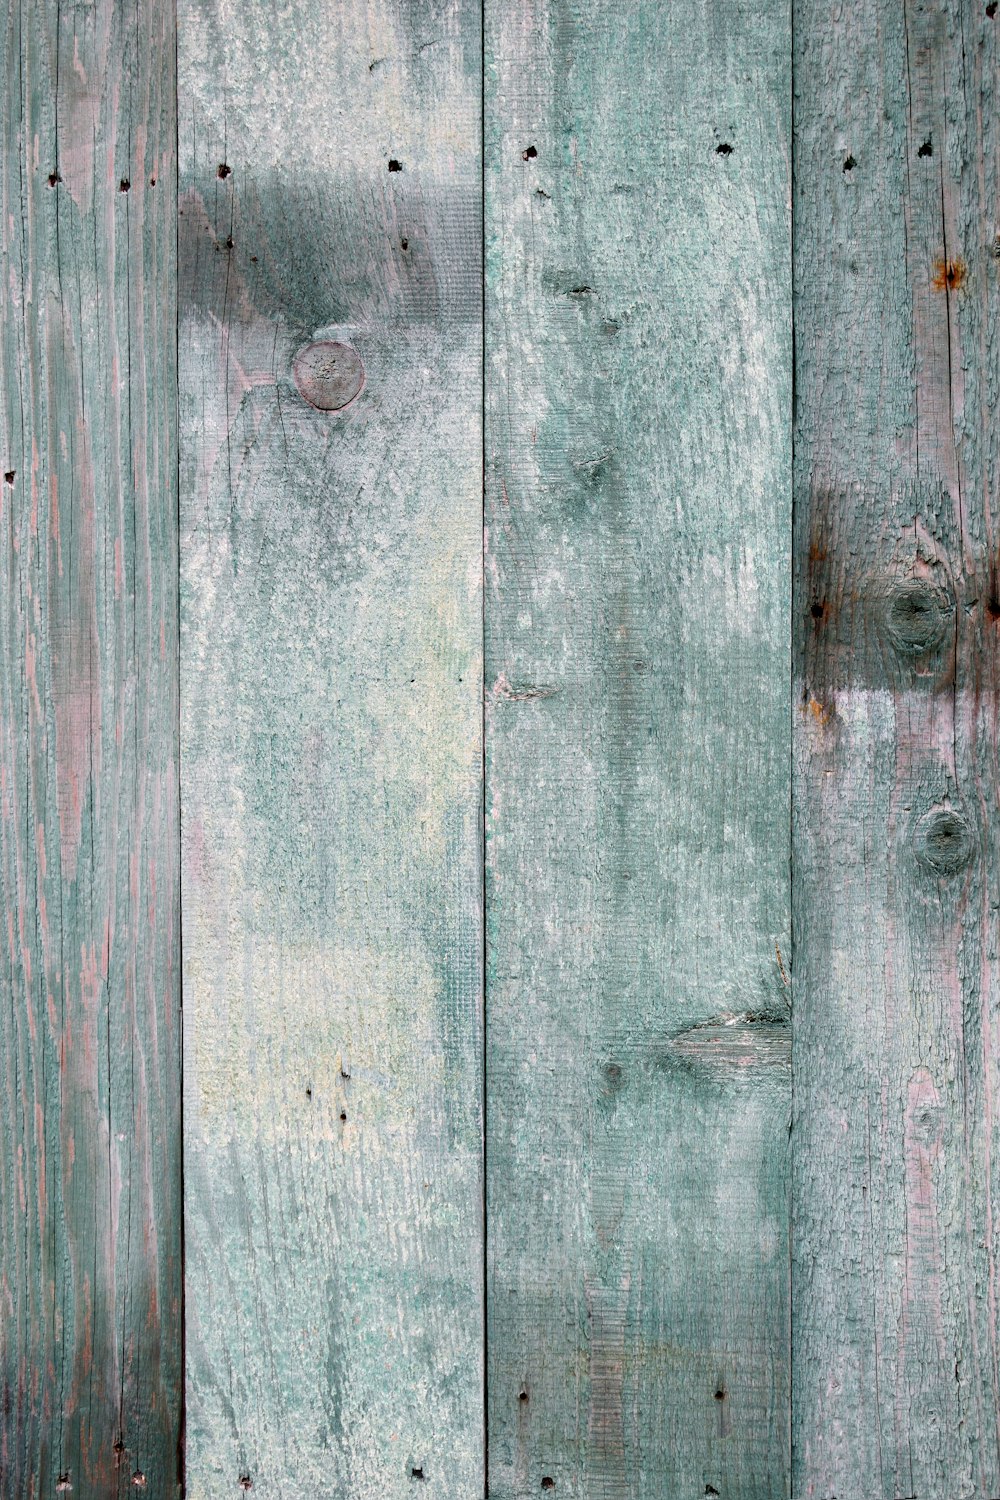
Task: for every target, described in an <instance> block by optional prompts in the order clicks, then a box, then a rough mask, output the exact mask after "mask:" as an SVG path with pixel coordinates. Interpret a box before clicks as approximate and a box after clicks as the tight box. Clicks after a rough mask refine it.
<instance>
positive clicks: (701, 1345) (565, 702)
mask: <svg viewBox="0 0 1000 1500" xmlns="http://www.w3.org/2000/svg"><path fill="white" fill-rule="evenodd" d="M486 18H487V27H486V72H485V83H486V94H485V97H486V101H487V114H486V131H485V142H486V146H485V156H486V184H487V198H486V205H487V212H486V232H487V322H486V339H487V365H486V369H487V509H488V547H487V553H486V558H487V571H486V580H487V609H486V625H487V635H486V640H487V645H486V652H487V933H488V948H487V1099H488V1106H487V1234H488V1264H489V1297H488V1312H489V1339H488V1361H489V1367H488V1374H489V1379H488V1387H489V1455H490V1494H491V1495H492V1496H494V1497H502V1500H509V1497H515V1496H516V1497H522V1496H525V1497H526V1496H529V1495H530V1496H534V1495H535V1494H537V1493H538V1492H539V1491H540V1490H541V1489H544V1490H547V1489H550V1488H551V1489H552V1490H553V1491H554V1493H555V1495H556V1497H557V1500H558V1497H559V1496H560V1495H562V1496H567V1495H569V1496H576V1497H580V1500H584V1497H585V1500H595V1497H600V1500H618V1497H625V1496H634V1497H644V1500H645V1497H650V1496H654V1495H663V1496H667V1495H669V1496H671V1497H692V1500H693V1497H701V1496H705V1495H713V1494H714V1495H720V1496H725V1497H728V1500H751V1497H765V1496H766V1497H778V1496H783V1495H784V1494H785V1493H786V1489H787V1475H788V1428H789V1415H788V1382H789V1361H788V1287H787V1269H788V1238H787V1220H788V1208H787V1161H786V1154H787V1137H788V1120H789V1102H790V1084H789V1027H788V994H787V978H788V972H787V965H788V924H789V868H788V865H789V838H790V829H789V753H790V748H789V721H790V702H789V694H790V673H791V662H790V629H789V621H790V613H789V609H790V549H791V515H790V508H791V507H790V501H791V470H790V440H791V423H790V400H791V334H790V300H791V299H790V287H791V276H790V245H789V201H788V199H789V173H790V161H789V119H788V114H789V104H790V98H791V92H790V36H791V33H790V17H789V12H788V8H787V7H786V6H785V5H784V3H783V0H765V3H764V4H762V5H756V6H754V7H753V8H752V10H751V8H750V7H744V6H742V5H737V4H733V3H730V0H725V3H723V0H707V3H687V0H685V3H675V4H672V5H670V6H664V5H661V4H659V3H654V0H636V3H633V4H626V5H621V4H617V3H611V0H574V3H570V0H531V3H523V4H519V5H515V6H511V5H506V4H500V3H498V0H489V3H488V4H487V6H486Z"/></svg>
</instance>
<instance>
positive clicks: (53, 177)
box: [49, 172, 62, 1483]
mask: <svg viewBox="0 0 1000 1500" xmlns="http://www.w3.org/2000/svg"><path fill="white" fill-rule="evenodd" d="M57 182H62V178H61V177H60V176H59V173H58V172H50V173H49V187H55V185H56V183H57ZM60 1483H62V1481H61V1480H60Z"/></svg>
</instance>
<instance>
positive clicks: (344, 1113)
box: [340, 1109, 347, 1125]
mask: <svg viewBox="0 0 1000 1500" xmlns="http://www.w3.org/2000/svg"><path fill="white" fill-rule="evenodd" d="M340 1118H341V1120H342V1121H343V1123H344V1124H345V1125H346V1124H347V1110H346V1109H342V1110H341V1111H340Z"/></svg>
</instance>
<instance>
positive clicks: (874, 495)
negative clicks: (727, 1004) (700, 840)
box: [793, 0, 1000, 1500]
mask: <svg viewBox="0 0 1000 1500" xmlns="http://www.w3.org/2000/svg"><path fill="white" fill-rule="evenodd" d="M995 11H996V6H994V5H985V6H984V5H983V4H980V3H978V0H977V3H972V0H961V3H958V4H954V5H952V4H946V3H944V0H904V3H892V4H890V3H888V0H841V3H838V4H837V5H836V6H835V7H832V8H831V7H830V6H829V5H826V4H819V3H816V0H797V9H796V15H795V39H796V53H795V70H796V71H795V84H796V105H795V119H796V138H795V162H796V170H795V200H794V202H795V216H796V219H795V222H796V229H795V245H796V279H795V319H796V374H797V425H796V465H795V493H796V503H797V509H796V516H797V522H796V607H795V620H796V637H797V663H796V670H797V677H798V683H797V692H798V697H799V703H798V709H797V715H796V725H797V727H796V734H795V742H796V756H795V761H796V772H795V807H796V814H795V846H794V847H795V870H796V883H795V952H796V959H795V1000H794V1012H795V1017H796V1021H795V1039H794V1054H795V1114H794V1135H793V1143H794V1161H795V1169H794V1268H793V1275H794V1285H793V1308H794V1316H793V1328H794V1331H795V1332H794V1345H795V1346H794V1407H793V1409H794V1432H793V1447H794V1454H795V1459H794V1474H793V1493H794V1494H795V1495H800V1496H803V1497H808V1496H817V1497H823V1500H826V1497H829V1496H832V1495H839V1496H848V1497H853V1496H860V1495H864V1496H866V1497H867V1496H871V1497H878V1500H882V1497H885V1500H896V1497H900V1496H914V1497H916V1500H965V1497H973V1496H975V1497H976V1500H992V1497H994V1496H996V1495H998V1494H1000V1452H998V1443H1000V1433H998V1411H1000V1380H998V1362H997V1338H998V1326H997V1316H998V1306H997V1263H998V1255H1000V1243H998V1239H997V1234H998V1216H997V1211H996V1210H997V1198H996V1194H997V1186H996V1176H995V1170H996V1169H995V1167H994V1158H995V1157H996V1156H997V1152H998V1147H1000V1141H998V1134H997V1131H998V1115H997V1103H996V1101H997V1099H998V1097H1000V1076H998V1060H1000V1012H998V999H1000V992H998V973H997V951H998V949H997V944H998V937H1000V932H998V921H1000V918H998V913H1000V848H998V829H1000V824H998V820H997V797H998V790H1000V787H998V768H997V738H998V735H997V729H998V723H997V719H998V704H1000V698H998V686H1000V683H998V659H997V646H996V629H997V620H998V618H1000V604H998V602H997V600H998V596H997V543H998V538H997V531H996V519H995V512H996V495H995V491H996V478H997V472H998V469H997V460H998V449H997V442H998V439H997V433H996V420H995V413H994V407H995V402H996V392H997V388H998V378H1000V341H998V316H1000V296H998V290H997V260H996V254H997V251H996V248H995V242H996V236H997V231H998V228H1000V224H998V221H997V218H996V213H997V202H998V196H1000V195H998V187H1000V182H998V174H1000V137H998V124H997V120H996V114H995V102H996V95H997V48H998V42H1000V38H998V35H997V24H998V23H997V22H996V21H995V20H994V18H993V13H995ZM949 266H950V267H951V269H950V271H949V269H948V267H949Z"/></svg>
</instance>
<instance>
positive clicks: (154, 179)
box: [149, 177, 156, 187]
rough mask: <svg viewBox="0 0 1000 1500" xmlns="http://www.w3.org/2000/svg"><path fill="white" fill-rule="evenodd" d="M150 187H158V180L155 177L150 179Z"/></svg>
mask: <svg viewBox="0 0 1000 1500" xmlns="http://www.w3.org/2000/svg"><path fill="white" fill-rule="evenodd" d="M149 185H150V187H155V186H156V178H155V177H151V178H150V179H149Z"/></svg>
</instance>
